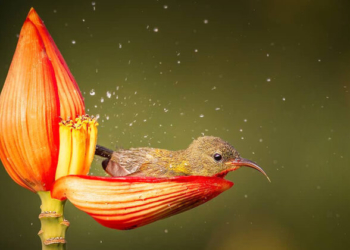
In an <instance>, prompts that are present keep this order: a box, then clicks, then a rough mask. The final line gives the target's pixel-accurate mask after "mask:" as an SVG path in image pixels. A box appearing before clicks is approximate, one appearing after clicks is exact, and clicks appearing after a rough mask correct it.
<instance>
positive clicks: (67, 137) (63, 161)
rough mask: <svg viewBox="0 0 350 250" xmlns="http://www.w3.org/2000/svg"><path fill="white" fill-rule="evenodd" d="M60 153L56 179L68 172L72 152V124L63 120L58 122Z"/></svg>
mask: <svg viewBox="0 0 350 250" xmlns="http://www.w3.org/2000/svg"><path fill="white" fill-rule="evenodd" d="M59 133H60V153H59V155H58V164H57V170H56V178H55V179H56V180H57V179H59V178H60V177H62V176H66V175H67V174H68V168H67V166H69V165H70V160H71V154H72V153H71V152H72V125H71V124H70V123H66V122H64V121H62V122H60V129H59Z"/></svg>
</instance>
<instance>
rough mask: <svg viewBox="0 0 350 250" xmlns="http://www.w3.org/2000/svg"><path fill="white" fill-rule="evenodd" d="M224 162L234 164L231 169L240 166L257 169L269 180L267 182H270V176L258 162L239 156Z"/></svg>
mask: <svg viewBox="0 0 350 250" xmlns="http://www.w3.org/2000/svg"><path fill="white" fill-rule="evenodd" d="M225 164H226V165H230V166H234V169H232V170H236V169H238V168H240V167H250V168H254V169H256V170H258V171H259V172H260V173H262V174H263V175H265V177H266V178H267V179H268V180H269V182H271V180H270V178H269V177H268V176H267V174H266V173H265V171H264V170H263V169H262V168H261V167H259V166H258V164H256V163H255V162H253V161H250V160H248V159H245V158H241V157H239V158H236V159H234V160H231V161H228V162H226V163H225Z"/></svg>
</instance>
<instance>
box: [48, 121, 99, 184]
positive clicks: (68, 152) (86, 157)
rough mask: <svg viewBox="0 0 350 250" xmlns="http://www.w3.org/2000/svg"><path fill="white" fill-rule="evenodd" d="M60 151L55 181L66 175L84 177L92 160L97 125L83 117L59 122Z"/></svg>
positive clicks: (95, 122)
mask: <svg viewBox="0 0 350 250" xmlns="http://www.w3.org/2000/svg"><path fill="white" fill-rule="evenodd" d="M59 125H60V128H59V135H60V151H59V156H58V164H57V170H56V178H55V179H56V180H57V179H59V178H60V177H62V176H66V175H86V174H87V173H88V172H89V170H90V165H91V162H92V160H93V158H94V154H95V148H96V141H97V126H98V123H97V121H96V120H95V119H94V118H93V117H89V116H88V115H83V116H79V117H77V118H76V119H75V120H62V121H61V122H60V124H59Z"/></svg>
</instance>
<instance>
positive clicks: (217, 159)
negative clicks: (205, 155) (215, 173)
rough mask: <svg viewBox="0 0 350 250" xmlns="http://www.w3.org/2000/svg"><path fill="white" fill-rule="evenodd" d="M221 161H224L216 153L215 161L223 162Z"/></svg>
mask: <svg viewBox="0 0 350 250" xmlns="http://www.w3.org/2000/svg"><path fill="white" fill-rule="evenodd" d="M221 159H222V156H221V154H218V153H216V154H215V155H214V160H215V161H221Z"/></svg>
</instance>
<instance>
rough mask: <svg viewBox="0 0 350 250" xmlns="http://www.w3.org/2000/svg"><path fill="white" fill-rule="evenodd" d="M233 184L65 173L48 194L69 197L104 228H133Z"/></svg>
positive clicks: (189, 178) (219, 180)
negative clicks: (70, 174)
mask: <svg viewBox="0 0 350 250" xmlns="http://www.w3.org/2000/svg"><path fill="white" fill-rule="evenodd" d="M232 185H233V183H232V182H229V181H227V180H225V179H222V178H218V177H203V176H181V177H172V178H168V179H165V178H150V177H93V176H66V177H62V178H60V179H59V180H57V181H56V183H55V185H54V187H53V190H52V193H51V195H52V197H53V198H56V199H65V198H68V199H69V200H70V201H71V202H72V203H73V204H74V205H75V206H76V207H77V208H79V209H80V210H82V211H84V212H86V213H88V214H89V215H91V216H92V217H93V218H94V219H95V220H96V221H97V222H99V223H100V224H102V225H104V226H106V227H110V228H114V229H132V228H136V227H140V226H143V225H146V224H149V223H151V222H154V221H156V220H159V219H163V218H166V217H169V216H172V215H175V214H178V213H181V212H184V211H186V210H189V209H191V208H194V207H196V206H199V205H201V204H203V203H205V202H207V201H209V200H211V199H212V198H214V197H216V196H217V195H219V194H220V193H222V192H223V191H225V190H227V189H229V188H230V187H231V186H232Z"/></svg>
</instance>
